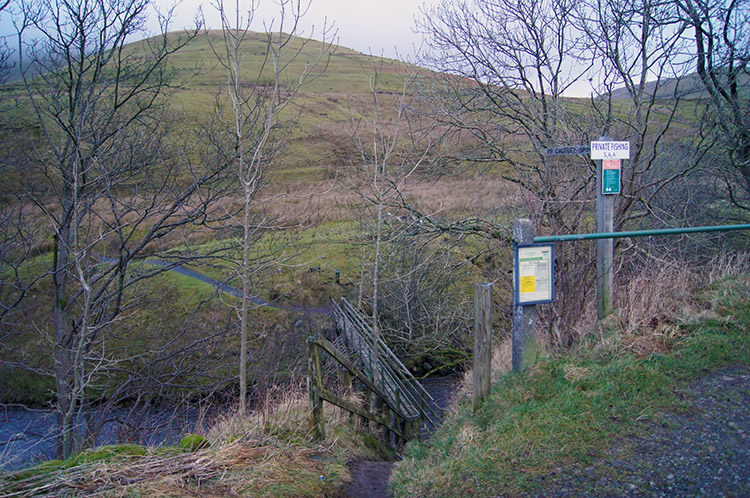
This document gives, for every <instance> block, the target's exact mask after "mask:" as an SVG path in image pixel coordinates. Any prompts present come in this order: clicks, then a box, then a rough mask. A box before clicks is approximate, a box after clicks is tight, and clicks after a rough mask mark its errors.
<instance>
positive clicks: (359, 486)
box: [346, 377, 460, 498]
mask: <svg viewBox="0 0 750 498" xmlns="http://www.w3.org/2000/svg"><path fill="white" fill-rule="evenodd" d="M459 381H460V378H459V377H436V378H434V379H427V380H425V381H423V382H422V384H423V385H424V388H425V389H426V390H427V392H428V393H430V396H432V399H433V400H434V401H435V406H437V407H439V408H440V409H441V410H442V409H445V408H446V407H447V406H448V403H449V402H450V400H451V398H452V397H453V395H454V394H455V393H456V390H457V389H458V387H459ZM422 437H423V438H424V437H429V434H427V433H423V434H422ZM394 464H395V462H383V461H380V462H370V461H363V462H356V463H355V464H353V465H352V466H351V468H350V472H351V474H352V482H351V484H349V486H348V487H347V490H346V496H347V498H390V497H391V494H390V493H389V492H388V479H390V477H391V471H392V470H393V465H394Z"/></svg>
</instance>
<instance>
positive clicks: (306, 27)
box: [0, 0, 440, 59]
mask: <svg viewBox="0 0 750 498" xmlns="http://www.w3.org/2000/svg"><path fill="white" fill-rule="evenodd" d="M152 1H153V5H154V6H155V7H157V8H160V9H161V10H166V9H168V8H169V7H171V6H173V5H175V3H177V5H178V6H177V8H176V9H175V11H174V12H175V16H174V19H173V23H172V28H171V29H172V30H175V29H180V28H183V27H188V26H190V25H191V24H193V22H194V21H193V19H194V18H195V16H196V14H197V13H198V12H199V9H200V8H201V7H202V9H203V12H204V14H205V18H206V21H207V25H208V27H209V28H217V27H219V20H218V16H217V15H216V13H215V9H214V8H213V7H212V2H214V1H215V0H182V1H181V2H180V1H179V0H152ZM439 1H440V0H312V2H311V3H310V7H309V10H308V11H307V14H306V15H305V16H304V18H303V19H302V23H301V24H302V29H303V31H302V32H301V33H298V34H300V35H301V36H310V34H311V32H312V36H313V38H316V39H320V38H321V30H322V27H323V24H324V23H325V22H326V20H327V22H328V24H329V25H330V24H331V23H332V22H333V23H334V24H335V28H336V29H337V30H338V33H337V38H338V44H339V45H342V46H344V47H348V48H353V49H354V50H357V51H359V52H363V53H366V54H369V53H372V54H373V55H376V56H379V55H381V54H382V55H384V56H386V57H391V58H394V57H396V54H397V53H398V54H399V55H400V57H401V58H407V59H411V58H413V57H412V56H413V55H414V53H415V48H414V47H415V46H416V47H417V48H418V47H419V45H420V42H421V35H417V34H415V33H414V32H413V31H414V29H415V22H414V18H415V16H417V15H419V9H420V7H421V6H423V5H428V6H429V5H435V4H437V3H438V2H439ZM225 2H226V4H227V6H228V8H233V6H234V4H235V2H234V1H233V0H225ZM240 2H241V3H244V4H245V8H246V9H247V8H248V7H249V5H250V0H240ZM303 3H304V0H303ZM12 6H13V4H12V3H11V8H12ZM279 12H280V11H279V7H278V3H277V1H275V0H260V3H259V7H258V9H257V11H256V14H255V20H254V23H253V25H252V26H251V29H253V30H256V31H262V30H263V21H266V22H268V21H270V20H271V19H274V18H278V17H279ZM148 28H149V31H151V33H152V34H155V33H156V32H158V24H157V23H156V21H155V19H153V18H152V19H151V21H150V23H149V26H148ZM313 29H314V32H313ZM12 33H14V29H13V26H12V24H11V22H10V16H9V14H8V12H2V13H0V36H8V35H12ZM334 41H335V40H334ZM9 43H11V44H13V43H14V42H13V40H12V39H10V40H9Z"/></svg>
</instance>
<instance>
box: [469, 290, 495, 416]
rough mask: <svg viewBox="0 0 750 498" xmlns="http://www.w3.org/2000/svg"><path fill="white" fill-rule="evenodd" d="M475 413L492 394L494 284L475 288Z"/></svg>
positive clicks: (473, 396) (473, 398)
mask: <svg viewBox="0 0 750 498" xmlns="http://www.w3.org/2000/svg"><path fill="white" fill-rule="evenodd" d="M472 380H473V383H474V388H473V392H472V400H473V409H474V413H476V412H477V410H479V408H481V406H482V403H483V402H484V400H485V398H486V397H487V396H489V394H490V386H491V380H492V284H476V285H475V286H474V368H473V371H472Z"/></svg>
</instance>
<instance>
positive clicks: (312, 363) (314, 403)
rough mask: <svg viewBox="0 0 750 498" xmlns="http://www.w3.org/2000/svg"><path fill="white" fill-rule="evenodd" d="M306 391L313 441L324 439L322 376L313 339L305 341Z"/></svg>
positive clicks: (316, 347)
mask: <svg viewBox="0 0 750 498" xmlns="http://www.w3.org/2000/svg"><path fill="white" fill-rule="evenodd" d="M307 375H308V377H307V391H308V395H309V397H310V429H311V430H312V433H313V438H314V439H315V440H319V439H324V438H325V437H326V432H325V421H324V419H323V400H322V399H321V398H320V391H321V389H323V375H322V372H321V369H320V350H319V349H318V346H317V344H315V339H313V338H310V339H308V340H307Z"/></svg>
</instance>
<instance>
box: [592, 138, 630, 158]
mask: <svg viewBox="0 0 750 498" xmlns="http://www.w3.org/2000/svg"><path fill="white" fill-rule="evenodd" d="M591 159H594V160H596V159H630V142H612V141H610V140H606V137H602V139H601V140H599V141H597V142H591Z"/></svg>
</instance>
